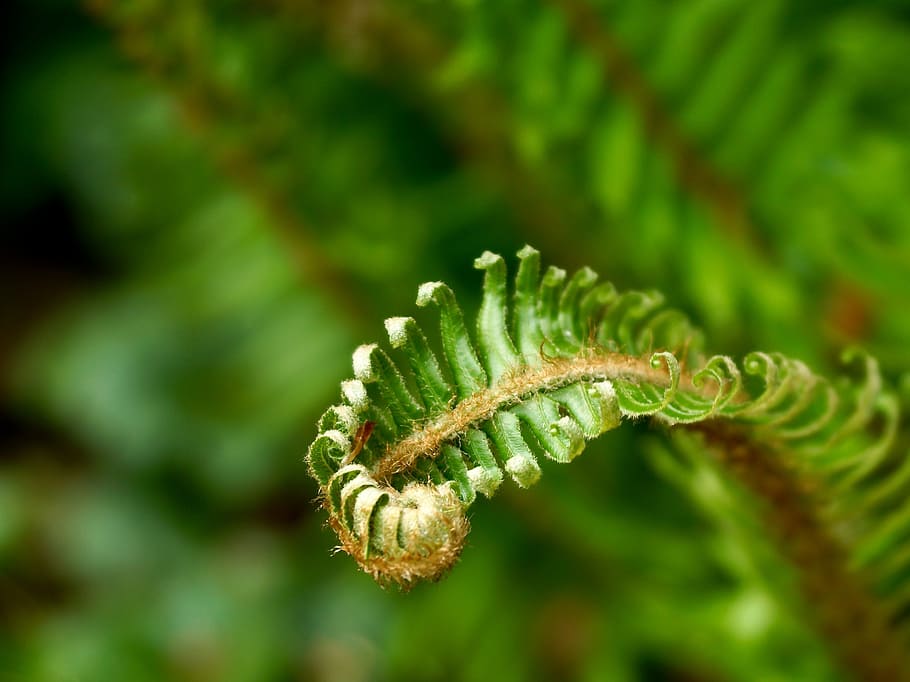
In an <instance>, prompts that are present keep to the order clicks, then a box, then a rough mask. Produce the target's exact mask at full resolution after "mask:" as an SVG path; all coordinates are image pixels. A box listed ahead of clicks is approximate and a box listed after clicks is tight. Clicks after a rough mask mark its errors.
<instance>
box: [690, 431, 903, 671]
mask: <svg viewBox="0 0 910 682" xmlns="http://www.w3.org/2000/svg"><path fill="white" fill-rule="evenodd" d="M686 428H687V430H689V431H693V432H696V433H700V434H702V436H703V437H704V440H705V444H706V445H707V446H708V447H709V448H710V449H711V450H712V451H713V452H715V453H716V455H717V457H718V459H719V460H720V461H721V462H722V463H723V464H724V465H725V468H726V469H727V470H728V471H730V472H732V473H733V475H734V477H735V478H736V479H738V480H739V482H740V483H741V484H742V485H744V486H745V487H746V488H747V489H749V490H751V491H752V492H753V493H754V494H755V496H756V497H757V498H758V500H759V503H760V505H761V510H762V515H763V519H764V521H765V524H766V525H767V526H768V527H769V529H770V530H771V532H772V534H773V535H774V536H775V540H776V541H777V544H778V546H779V548H780V551H781V552H782V554H784V555H785V556H786V557H787V559H789V561H790V563H791V564H792V565H793V566H795V567H796V568H797V571H798V574H799V580H800V588H801V590H802V593H803V595H804V598H805V600H806V602H807V606H808V611H809V612H810V614H811V616H812V617H813V618H814V620H815V622H816V625H817V627H818V629H819V630H820V631H821V633H822V634H823V635H824V636H825V638H826V640H827V642H828V644H829V646H830V647H831V649H832V653H833V654H834V655H835V656H836V657H837V658H838V659H839V660H840V661H841V663H842V665H843V666H844V667H845V669H846V670H848V671H850V672H851V673H852V674H853V675H854V676H855V677H856V679H857V680H864V681H866V682H907V680H910V661H908V653H907V650H906V647H905V645H904V643H903V642H901V641H900V640H899V638H898V637H896V636H895V632H894V630H893V628H890V627H889V623H888V619H887V616H886V613H885V611H884V609H883V608H882V607H881V606H880V604H879V603H878V602H877V601H876V600H875V599H874V598H873V597H872V595H871V592H870V590H869V588H868V586H867V585H866V584H865V581H864V579H863V577H862V576H861V575H858V574H857V573H856V572H854V571H851V570H850V569H849V568H848V565H849V563H848V556H847V551H846V549H845V548H844V547H843V545H842V544H841V543H840V542H838V540H836V539H835V538H834V537H833V536H832V535H831V533H830V531H829V530H828V528H829V524H827V523H826V522H825V521H824V520H823V519H822V518H821V516H820V514H819V512H818V510H819V508H820V504H819V502H820V501H819V500H817V499H816V491H815V489H814V486H813V485H812V483H811V482H810V481H809V480H808V479H807V478H806V476H805V475H804V474H802V473H800V472H799V471H798V470H796V469H795V468H793V467H791V466H788V465H787V463H786V462H785V460H784V458H783V457H782V456H781V453H777V452H774V451H773V449H771V448H767V447H764V446H762V445H760V444H759V443H755V442H753V441H751V440H750V439H749V438H748V435H747V432H745V430H744V427H742V426H741V425H740V426H737V425H736V424H731V423H724V422H722V421H719V420H713V421H710V422H703V423H701V424H696V425H692V426H688V427H686Z"/></svg>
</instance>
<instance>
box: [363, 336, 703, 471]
mask: <svg viewBox="0 0 910 682" xmlns="http://www.w3.org/2000/svg"><path fill="white" fill-rule="evenodd" d="M604 379H625V380H631V381H637V382H643V383H649V384H652V385H661V386H664V385H666V384H667V383H668V382H669V375H668V374H667V372H666V370H664V369H655V368H654V367H653V366H652V365H651V363H650V361H649V360H648V358H641V357H635V356H630V355H623V354H621V353H599V354H595V353H592V354H584V355H582V356H580V357H574V358H553V359H550V360H546V361H545V362H544V364H543V365H542V366H541V367H528V368H523V369H521V370H518V371H514V372H512V373H511V374H509V375H507V376H505V377H503V378H502V379H501V380H500V381H499V382H497V383H496V385H494V386H492V387H491V388H488V389H485V390H483V391H478V392H477V393H475V394H474V395H472V396H471V397H470V398H467V399H465V400H463V401H462V402H460V403H459V404H458V405H456V406H455V407H454V408H452V409H451V410H449V411H448V412H445V413H444V414H442V415H441V416H440V417H438V418H437V419H435V420H434V421H431V422H429V423H428V424H426V425H424V426H423V427H421V428H420V429H418V430H416V431H414V432H413V433H412V434H411V435H410V436H408V437H407V438H405V439H403V440H401V441H399V442H398V443H396V444H395V445H394V447H391V448H389V449H388V450H387V451H386V453H385V455H384V456H383V457H382V459H380V460H379V461H378V462H377V463H376V467H375V471H374V473H375V475H376V477H377V478H378V479H380V480H382V479H387V478H388V477H389V476H391V475H392V474H396V473H399V472H402V471H407V470H409V469H410V468H411V467H413V466H414V464H415V463H416V461H417V460H418V459H419V458H420V457H427V456H428V457H434V456H435V455H436V454H437V453H438V452H439V448H440V446H441V445H442V444H443V443H444V442H446V441H447V440H450V439H452V438H454V437H456V436H457V435H459V434H461V433H464V431H465V430H467V428H468V427H469V426H471V425H472V424H476V423H478V422H482V421H485V420H487V419H489V418H490V417H492V416H493V415H494V414H495V413H496V412H497V411H498V410H500V409H502V408H503V407H506V406H508V405H512V404H514V403H517V402H519V401H520V400H522V399H523V398H525V397H527V396H529V395H531V394H533V393H536V392H538V391H541V390H544V389H547V390H550V389H555V388H559V387H560V386H565V385H567V384H571V383H575V382H578V381H586V380H604ZM688 384H689V385H691V379H689V380H688Z"/></svg>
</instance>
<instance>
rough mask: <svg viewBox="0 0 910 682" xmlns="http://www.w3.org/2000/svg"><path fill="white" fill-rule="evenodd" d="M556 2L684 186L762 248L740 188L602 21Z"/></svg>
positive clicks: (573, 3)
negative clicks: (685, 128) (681, 123)
mask: <svg viewBox="0 0 910 682" xmlns="http://www.w3.org/2000/svg"><path fill="white" fill-rule="evenodd" d="M551 2H552V3H553V4H554V5H555V6H556V7H558V8H559V9H560V10H561V11H562V13H563V15H564V16H565V17H566V19H567V21H568V23H569V26H570V28H571V30H572V31H573V32H574V33H575V35H576V36H577V37H578V38H579V40H580V41H581V42H582V43H583V44H585V45H586V46H587V47H588V48H589V49H590V50H591V52H592V53H593V55H594V56H595V58H596V59H597V61H598V63H599V64H600V66H601V70H602V71H603V73H604V77H605V78H606V80H607V81H608V82H609V83H610V85H612V86H613V87H614V88H615V89H616V90H617V91H618V92H619V93H621V94H622V95H623V96H625V97H626V99H627V100H628V102H629V103H630V104H631V106H632V107H633V108H634V110H635V112H636V113H637V115H638V117H639V119H640V120H641V122H642V125H643V126H644V128H645V130H646V131H647V132H648V134H649V135H650V136H651V139H652V140H653V141H654V143H655V144H656V145H657V147H658V148H659V149H661V150H663V152H664V153H665V154H666V156H667V157H668V158H669V159H670V161H671V162H672V163H673V166H674V169H675V172H676V177H677V180H678V182H679V183H680V185H682V187H684V188H685V189H686V190H687V191H689V192H691V193H692V195H693V196H695V197H696V198H697V199H698V200H699V201H701V202H702V203H703V204H704V205H706V206H707V207H708V208H709V210H710V211H711V213H712V214H713V215H714V217H715V219H716V220H717V221H718V223H719V224H720V225H722V226H723V227H724V228H725V229H726V230H727V231H728V232H729V233H730V234H731V235H733V236H734V237H735V238H736V239H738V240H739V241H742V242H747V243H749V244H750V245H751V246H753V247H756V246H758V247H762V246H763V245H762V244H761V243H760V239H759V235H758V234H757V232H756V230H755V229H754V228H753V227H752V225H751V224H750V220H749V216H748V210H747V207H746V202H745V200H744V198H743V196H742V194H741V193H740V191H739V190H738V188H737V187H736V186H735V185H734V183H732V182H730V180H729V179H728V178H726V177H724V176H723V174H722V173H721V172H720V171H719V170H718V169H717V168H716V167H715V166H714V164H713V163H712V162H711V161H710V160H709V159H708V158H707V157H706V156H705V155H704V154H702V153H701V152H700V150H699V149H698V146H697V145H696V144H694V143H693V142H692V140H691V139H690V138H689V137H688V136H687V135H686V133H685V132H684V131H683V130H682V128H680V126H679V125H677V123H676V121H675V120H674V119H673V118H672V117H671V116H670V114H669V113H668V112H667V109H666V108H665V107H664V106H663V103H662V102H661V101H660V97H659V96H658V95H657V93H655V92H654V90H653V89H652V88H651V87H650V85H649V84H648V82H647V80H646V79H645V78H644V76H643V75H642V73H641V71H640V70H639V69H638V67H637V66H636V64H635V62H634V61H633V59H632V58H631V57H630V56H629V54H628V52H627V51H626V50H625V49H624V48H623V46H622V45H621V44H620V42H619V40H617V38H616V37H615V36H614V35H613V34H612V33H611V32H610V30H609V29H608V27H607V26H606V25H605V22H604V20H603V17H602V16H599V15H598V14H597V13H596V12H595V11H594V9H593V8H592V7H590V6H589V5H588V4H586V3H585V2H584V1H583V0H551Z"/></svg>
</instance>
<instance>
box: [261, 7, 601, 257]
mask: <svg viewBox="0 0 910 682" xmlns="http://www.w3.org/2000/svg"><path fill="white" fill-rule="evenodd" d="M258 4H259V5H261V6H262V7H264V8H270V9H272V10H273V11H276V12H278V13H279V14H280V15H282V16H284V17H286V18H287V20H288V23H289V25H292V26H295V27H297V29H298V30H299V31H301V32H302V33H303V34H304V37H305V38H309V37H310V36H312V35H313V34H315V35H316V38H317V39H318V40H321V41H322V42H323V43H324V44H325V45H326V47H327V48H328V49H329V50H330V51H331V52H333V53H334V54H335V55H336V58H337V59H339V60H340V61H341V62H342V63H344V64H345V65H346V66H347V67H348V68H350V69H352V70H353V71H354V72H356V73H358V74H361V75H363V76H365V77H367V78H369V79H371V80H372V81H374V82H376V83H379V84H380V85H381V86H382V87H384V88H388V89H390V90H393V91H395V92H396V94H398V96H400V97H402V98H404V99H405V100H406V101H409V102H410V103H411V104H414V105H415V106H417V107H419V108H421V109H424V110H429V111H430V113H431V114H432V115H433V117H434V118H435V120H436V121H437V122H438V123H439V124H440V126H441V129H442V132H443V134H444V136H445V137H446V139H447V140H448V141H449V142H450V143H451V144H452V145H453V148H454V150H455V153H456V154H457V155H458V156H459V158H460V160H461V161H462V162H463V163H464V165H465V166H466V167H467V168H468V169H469V171H470V172H471V173H473V174H474V175H475V176H477V177H478V178H480V179H481V180H483V181H484V182H485V183H488V184H489V186H491V187H492V188H494V189H495V190H496V191H498V192H500V193H501V195H502V197H503V199H504V200H505V203H506V204H507V206H508V207H509V209H510V210H511V211H512V213H513V215H515V217H516V219H517V221H518V222H519V223H520V225H521V226H522V227H524V228H525V230H526V232H525V234H526V236H527V240H530V241H533V242H534V243H535V244H536V245H537V246H538V247H539V248H540V249H541V250H544V251H546V252H547V253H549V254H551V255H552V254H556V256H558V258H557V259H558V260H559V261H560V262H562V263H564V264H565V265H566V266H572V265H575V266H581V265H584V263H582V262H581V261H580V260H579V258H580V257H581V256H580V254H585V253H592V252H594V251H596V249H594V248H593V242H588V241H587V240H588V237H587V235H589V234H590V225H593V224H597V223H598V222H600V219H599V218H597V217H596V215H595V214H594V212H593V210H592V209H591V207H590V205H586V204H585V203H584V202H583V201H582V200H579V198H578V197H577V196H574V195H569V194H568V193H567V192H565V191H560V189H559V188H557V187H555V186H554V184H555V183H553V182H548V181H546V180H545V179H542V178H541V177H540V175H539V172H533V171H532V170H529V169H528V168H526V167H525V165H524V164H523V163H522V162H521V160H520V159H519V158H517V157H516V154H515V152H514V150H513V149H512V148H511V146H510V145H509V144H508V140H509V139H510V137H511V135H510V129H511V127H512V121H511V118H510V111H509V105H508V103H507V102H506V101H505V100H504V99H503V98H502V96H501V95H500V93H498V92H497V91H496V90H495V89H494V88H492V87H490V86H489V85H488V84H486V83H484V82H482V81H479V80H478V79H471V80H469V81H467V82H465V83H463V84H461V85H460V86H459V87H458V88H457V89H456V88H453V89H443V88H440V87H439V85H438V81H437V76H438V73H439V70H440V68H441V67H442V65H444V64H445V62H446V60H447V59H448V58H449V57H450V55H451V53H452V51H453V46H451V45H449V44H447V42H446V41H445V40H444V39H443V38H442V37H440V36H439V35H437V34H436V33H434V32H433V31H432V30H431V29H430V28H428V27H427V26H424V25H421V24H419V23H417V22H415V21H413V20H411V19H409V18H408V17H407V16H405V15H404V14H402V13H400V12H396V11H395V10H394V8H393V7H391V6H390V5H389V4H387V3H377V2H370V1H369V0H337V1H334V2H324V1H322V0H258ZM415 95H416V97H415ZM566 234H571V235H572V240H567V239H566V238H565V235H566Z"/></svg>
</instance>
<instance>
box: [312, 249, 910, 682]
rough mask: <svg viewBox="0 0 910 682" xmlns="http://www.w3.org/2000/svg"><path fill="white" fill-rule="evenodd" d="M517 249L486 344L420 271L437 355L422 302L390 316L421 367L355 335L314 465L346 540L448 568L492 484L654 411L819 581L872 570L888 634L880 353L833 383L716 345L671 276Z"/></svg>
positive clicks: (892, 515)
mask: <svg viewBox="0 0 910 682" xmlns="http://www.w3.org/2000/svg"><path fill="white" fill-rule="evenodd" d="M518 256H519V259H520V264H519V267H518V272H517V274H516V277H515V282H514V292H513V294H512V303H511V305H510V304H509V295H508V291H507V289H508V284H507V273H506V265H505V262H504V261H503V259H502V258H501V257H500V256H498V255H496V254H493V253H490V252H486V253H484V254H483V255H482V256H481V257H480V258H478V259H477V260H476V261H475V267H476V268H478V269H480V270H483V271H484V285H483V300H482V303H481V306H480V311H479V314H478V316H477V327H476V338H477V342H476V343H475V342H474V341H473V340H472V335H471V333H470V332H469V330H468V327H467V325H466V322H465V319H464V316H463V314H462V311H461V309H460V308H459V306H458V304H457V302H456V300H455V295H454V293H453V292H452V290H451V289H450V288H449V287H448V286H447V285H445V284H443V283H441V282H429V283H426V284H423V285H421V287H420V288H419V291H418V297H417V304H418V306H422V307H428V306H433V307H435V308H437V309H438V312H439V319H440V324H439V340H440V343H441V348H442V354H441V357H440V356H439V355H437V354H436V353H435V352H434V351H433V349H432V348H431V345H430V342H429V341H428V339H427V338H426V336H425V335H424V333H423V332H422V331H421V329H420V327H419V326H418V324H417V322H416V321H415V320H414V319H413V318H410V317H394V318H390V319H389V320H387V321H386V330H387V332H388V336H389V341H390V344H391V346H392V348H393V349H395V350H396V351H398V352H399V353H400V354H401V356H402V358H403V360H404V364H406V366H407V367H408V371H407V372H405V373H403V372H402V371H401V370H400V369H399V368H398V366H397V364H396V363H395V361H393V360H392V359H391V358H390V357H389V355H387V353H386V352H385V351H384V350H382V349H381V348H380V347H379V346H378V345H376V344H369V345H364V346H361V347H360V348H358V349H357V350H356V351H355V352H354V356H353V369H354V377H355V378H354V379H352V380H348V381H345V382H343V383H342V398H343V402H342V403H341V404H339V405H336V406H333V407H331V408H329V410H328V411H327V412H326V413H325V415H324V416H323V417H322V419H321V421H320V423H319V431H320V433H319V435H318V436H317V438H316V440H315V441H314V442H313V444H312V445H311V446H310V449H309V453H308V460H309V463H310V468H311V471H312V473H313V475H314V476H315V478H316V479H317V480H318V482H319V485H320V487H321V490H322V494H323V497H324V503H325V506H326V508H327V510H328V512H329V518H330V523H331V525H332V527H333V528H334V529H335V530H336V531H337V533H338V535H339V538H340V541H341V548H342V549H343V550H344V551H346V552H348V553H349V554H351V555H352V556H353V557H354V558H355V559H356V560H357V562H358V563H359V564H360V566H361V567H362V568H363V569H364V570H365V571H367V572H368V573H370V574H371V575H373V576H374V577H375V578H376V579H377V580H379V581H380V582H397V583H401V584H403V585H405V586H408V585H410V584H411V583H413V582H414V581H417V580H421V579H435V578H438V577H439V576H440V575H441V574H442V573H443V572H444V571H445V570H446V569H447V568H449V567H450V566H451V565H452V564H453V563H454V562H455V560H456V559H457V557H458V555H459V553H460V551H461V548H462V545H463V542H464V539H465V535H466V533H467V531H468V522H467V519H466V517H465V510H466V508H467V507H468V506H469V505H471V504H472V503H473V502H474V501H475V499H476V497H477V493H478V492H479V493H481V494H482V495H485V496H491V495H493V494H494V493H495V492H496V490H497V489H498V488H499V486H500V485H501V483H502V481H503V480H504V479H505V478H506V477H509V478H511V479H512V480H513V481H514V482H515V483H516V484H518V485H519V486H521V487H526V486H530V485H532V484H534V483H535V482H537V480H538V479H539V478H540V476H541V467H540V460H541V458H546V459H551V460H554V461H556V462H569V461H572V460H573V459H574V458H575V457H577V456H578V455H579V454H581V452H582V451H583V450H584V447H585V444H586V442H587V441H588V440H590V439H592V438H595V437H597V436H598V435H600V434H602V433H604V432H605V431H608V430H610V429H613V428H616V427H617V426H618V425H619V424H620V422H621V421H622V420H623V418H625V419H638V418H643V417H648V418H650V419H651V420H652V421H654V422H655V423H659V424H663V425H665V426H680V427H683V428H685V429H689V430H692V431H697V432H700V433H701V434H703V437H704V439H705V441H706V444H707V445H708V446H710V448H711V449H714V450H717V451H719V452H718V457H719V459H720V460H721V462H723V463H726V464H728V465H729V469H731V470H732V471H733V472H734V473H736V474H738V476H739V478H740V480H741V481H742V482H743V483H745V485H746V487H747V488H751V490H752V491H753V492H754V493H756V494H757V495H758V496H759V497H760V498H762V497H763V498H765V499H766V500H767V501H768V502H769V503H770V504H769V508H770V511H769V512H768V516H769V519H770V524H771V525H772V526H775V527H776V528H777V531H778V534H779V535H780V536H781V537H782V542H783V544H784V545H787V543H793V547H791V548H790V549H792V551H788V548H787V547H786V546H785V547H784V553H785V554H789V556H790V558H791V559H792V560H793V561H794V562H795V563H797V564H798V568H799V569H800V570H802V571H803V572H804V573H806V574H807V575H808V576H809V578H807V585H809V586H808V587H807V588H806V589H807V591H808V592H809V593H810V596H811V591H812V589H815V588H813V587H812V585H813V584H814V583H813V581H817V580H821V579H823V580H824V581H825V583H826V586H825V588H826V589H832V590H834V591H835V592H837V593H840V594H844V593H851V594H852V592H851V591H852V590H854V585H853V582H854V578H856V579H857V581H859V582H858V584H859V583H862V586H861V587H857V588H856V590H857V592H856V594H857V595H860V596H857V597H856V599H855V601H857V602H858V603H859V602H864V600H865V597H864V596H862V595H864V594H866V591H865V590H866V587H867V586H870V585H871V588H872V589H873V590H875V591H877V592H878V594H879V596H880V597H882V598H883V599H882V601H881V602H880V603H876V604H875V605H874V606H869V607H868V608H867V605H865V604H864V605H863V606H862V607H856V608H857V609H859V611H861V612H862V614H863V616H862V617H863V618H867V619H869V620H870V622H874V623H875V626H874V627H873V626H869V627H868V628H867V630H868V631H869V632H873V633H878V634H876V635H875V636H878V635H879V634H881V632H882V630H883V629H885V628H886V627H887V625H886V624H887V623H888V622H889V619H890V620H891V621H896V620H897V619H898V618H899V617H900V616H901V615H902V614H903V613H904V612H905V611H906V609H907V604H908V601H910V592H908V587H907V584H906V583H907V580H906V576H907V575H908V572H910V553H908V552H907V551H906V546H907V539H908V536H910V513H908V511H907V509H908V508H907V506H906V502H905V498H906V494H907V491H908V488H910V460H908V459H906V458H904V459H901V458H899V457H897V456H896V455H895V454H893V452H892V448H891V444H892V441H893V440H894V436H895V431H896V423H897V419H898V409H897V404H896V400H895V398H894V397H893V395H891V394H890V393H888V392H887V391H885V390H884V389H883V387H882V382H881V379H880V377H879V373H878V367H877V364H876V362H875V360H874V359H873V358H871V357H869V356H867V355H864V354H862V353H859V352H857V351H850V352H848V353H846V354H845V361H847V362H859V363H860V364H861V365H862V367H863V370H864V375H865V378H864V380H862V381H860V382H850V381H847V380H842V381H839V382H830V381H828V380H826V379H824V378H822V377H820V376H817V375H815V374H814V373H813V372H812V371H811V370H810V369H809V368H808V367H807V366H806V365H805V364H804V363H802V362H800V361H798V360H794V359H791V358H788V357H786V356H784V355H781V354H778V353H763V352H755V353H751V354H749V355H747V356H746V357H745V358H744V359H743V360H742V362H741V363H737V362H734V361H733V360H732V359H731V358H729V357H726V356H719V355H716V356H710V357H709V356H705V355H704V354H703V353H702V351H701V348H700V345H701V344H700V335H699V333H698V332H697V331H696V330H695V329H694V328H693V327H692V326H691V325H690V324H689V322H688V321H687V320H686V318H685V317H684V316H683V315H681V314H679V313H678V312H675V311H672V310H667V309H664V308H663V307H662V302H663V301H662V297H661V296H660V295H659V294H657V293H655V292H635V291H631V292H625V293H618V292H616V290H615V289H614V288H613V287H612V286H611V285H609V284H606V285H605V284H597V275H596V274H595V273H594V272H593V271H591V270H589V269H582V270H580V271H579V272H577V273H575V274H574V275H573V276H571V277H568V276H567V275H566V273H565V272H564V271H562V270H560V269H558V268H553V267H551V268H549V269H548V270H546V271H545V272H544V273H543V275H542V276H541V274H540V255H539V253H538V252H537V251H536V250H534V249H532V248H530V247H525V248H524V249H522V250H521V251H520V252H519V253H518ZM806 488H811V489H812V490H811V494H810V493H806V492H805V489H806ZM807 505H808V506H807ZM794 536H798V537H794ZM844 548H846V549H844ZM832 557H835V558H836V560H834V559H832ZM829 564H831V565H835V564H836V566H835V568H831V565H829ZM841 564H844V565H843V566H841ZM832 571H833V572H832ZM858 571H861V572H862V573H863V576H862V578H861V579H860V578H859V577H857V572H858ZM819 576H823V578H819ZM850 608H852V607H850ZM848 610H849V608H848ZM870 613H871V614H872V615H869V614H870ZM823 626H825V627H827V628H828V629H829V631H830V630H831V628H833V627H834V626H830V627H829V624H826V623H823ZM836 636H837V635H836V633H835V638H836ZM895 657H896V658H900V657H901V655H899V654H895V655H894V656H892V657H891V658H889V657H887V656H885V657H883V660H884V659H887V660H889V661H891V660H893V659H894V658H895ZM871 665H879V664H877V663H874V662H873V663H871ZM889 665H891V664H890V663H889ZM894 669H896V668H894ZM889 679H895V678H894V677H892V678H889Z"/></svg>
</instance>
